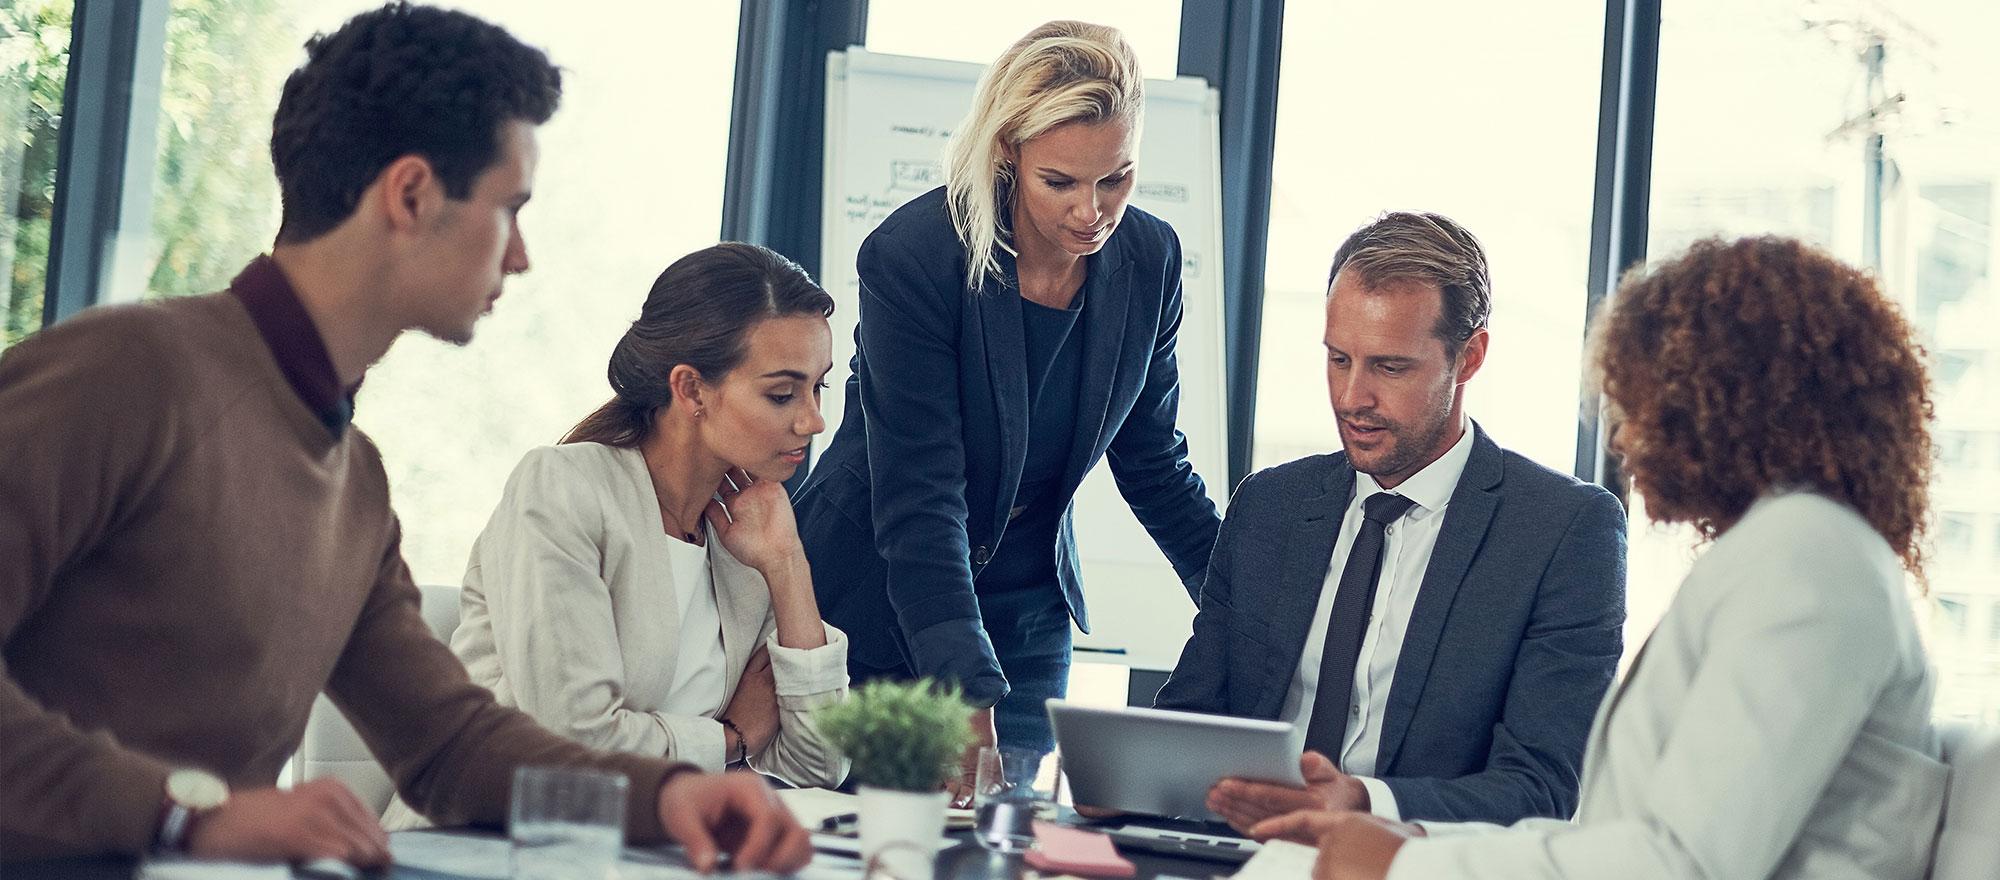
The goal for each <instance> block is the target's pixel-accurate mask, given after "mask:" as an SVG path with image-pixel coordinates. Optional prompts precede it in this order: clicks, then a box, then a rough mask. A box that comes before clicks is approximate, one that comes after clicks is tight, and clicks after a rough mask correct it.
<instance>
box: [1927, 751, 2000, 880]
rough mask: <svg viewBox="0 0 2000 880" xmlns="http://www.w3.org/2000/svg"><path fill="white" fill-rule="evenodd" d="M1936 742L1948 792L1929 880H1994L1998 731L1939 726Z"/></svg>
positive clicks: (1999, 827) (1998, 833)
mask: <svg viewBox="0 0 2000 880" xmlns="http://www.w3.org/2000/svg"><path fill="white" fill-rule="evenodd" d="M1938 739H1939V741H1940V744H1941V745H1943V746H1944V762H1945V763H1946V764H1949V765H1951V788H1950V790H1949V793H1948V794H1946V795H1945V802H1944V822H1943V824H1942V825H1941V826H1940V827H1939V828H1938V836H1937V846H1936V848H1935V849H1934V850H1933V852H1932V855H1931V880H1992V878H1993V876H1994V871H1995V866H2000V728H1995V727H1986V726H1982V725H1977V724H1970V723H1967V722H1962V721H1941V722H1939V723H1938Z"/></svg>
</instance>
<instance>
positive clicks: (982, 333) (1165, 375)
mask: <svg viewBox="0 0 2000 880" xmlns="http://www.w3.org/2000/svg"><path fill="white" fill-rule="evenodd" d="M1143 101H1144V88H1143V81H1142V79H1141V77H1140V73H1139V65H1138V62H1137V60H1136V59H1135V57H1134V55H1133V53H1132V48H1131V46H1129V45H1127V44H1126V42H1125V39H1124V37H1123V36H1121V35H1120V34H1119V33H1118V31H1117V30H1115V29H1112V28H1109V27H1104V26H1101V25H1093V24H1085V23H1082V22H1074V21H1055V22H1050V23H1048V24H1045V25H1042V26H1041V27H1038V28H1036V29H1035V30H1033V31H1032V32H1030V33H1029V34H1028V35H1027V36H1025V37H1023V38H1022V39H1021V40H1020V41H1019V42H1016V43H1015V44H1014V45H1013V46H1012V47H1011V48H1009V49H1008V50H1007V51H1006V52H1005V53H1004V54H1002V55H1001V56H1000V58H999V60H997V61H995V62H994V63H993V65H992V66H991V67H989V68H988V69H987V70H986V73H985V75H984V76H983V77H982V78H981V80H980V83H979V88H978V94H977V97H976V98H975V103H974V105H973V107H972V110H971V112H970V114H969V115H968V116H967V118H966V120H965V121H964V123H962V124H961V125H960V127H959V130H958V131H957V133H956V134H955V135H954V140H953V141H952V143H951V145H950V146H949V148H948V151H947V156H946V173H947V183H946V185H945V186H943V187H940V188H938V189H936V190H933V191H931V192H929V193H927V194H925V195H923V196H920V197H918V198H917V199H915V200H914V201H912V202H910V203H909V204H907V205H904V206H903V207H902V208H900V209H898V210H897V211H896V212H895V213H894V214H892V215H890V217H889V218H888V219H887V220H886V221H884V222H883V223H882V225H881V226H880V227H879V228H877V229H876V230H875V232H874V233H873V234H871V235H870V236H869V237H868V239H867V241H865V242H863V243H862V246H861V252H860V256H859V258H858V260H857V270H858V274H859V276H860V280H861V304H860V308H861V313H860V324H859V327H858V329H857V330H856V342H857V345H856V354H855V357H854V361H853V368H854V375H853V377H852V378H851V379H850V380H849V381H848V383H847V409H846V412H847V417H846V419H845V421H844V422H843V423H842V424H841V426H840V430H839V431H838V432H837V433H836V434H835V436H834V438H833V442H832V443H831V445H830V446H829V447H828V449H827V451H826V453H825V455H824V456H823V457H822V458H821V459H820V461H819V463H818V465H817V466H816V467H815V469H814V471H813V473H812V476H811V477H810V478H809V479H808V480H807V481H806V485H805V486H804V488H803V489H802V490H801V493H800V495H799V497H798V499H797V507H798V513H799V524H800V536H801V538H802V539H803V541H804V542H805V547H806V553H807V555H808V557H809V558H810V559H811V561H812V566H813V569H814V570H815V571H819V572H822V573H824V574H825V575H826V576H825V577H823V578H821V579H819V580H818V581H817V584H818V588H819V603H820V607H821V608H822V609H823V610H824V611H825V613H826V619H827V621H828V622H829V623H833V624H835V625H837V626H839V627H840V628H841V629H843V630H845V631H846V632H847V634H848V637H849V639H851V642H850V647H849V653H848V658H849V668H850V671H851V673H852V675H853V677H854V679H855V680H857V681H860V680H866V679H870V678H877V677H915V676H935V677H937V678H940V679H944V680H949V681H953V682H957V683H959V684H961V685H963V686H964V688H965V694H966V696H967V697H968V698H969V699H970V700H971V701H972V702H973V703H974V705H975V706H977V707H979V712H978V713H976V714H975V716H974V722H973V725H974V732H975V733H976V734H977V736H978V739H979V740H980V741H981V742H984V743H992V742H994V741H995V740H996V739H997V740H998V741H999V742H1000V743H1001V744H1002V745H1007V746H1018V747H1026V748H1033V749H1039V750H1042V751H1047V750H1048V749H1050V748H1051V746H1052V740H1051V736H1050V732H1049V726H1048V720H1047V717H1046V716H1045V715H1044V713H1043V708H1042V702H1043V700H1045V699H1047V698H1049V697H1059V696H1062V695H1063V693H1064V691H1065V688H1066V684H1067V679H1068V674H1069V662H1070V630H1069V627H1070V621H1071V619H1072V618H1074V619H1075V621H1076V623H1077V625H1078V626H1079V627H1083V628H1087V627H1088V625H1089V618H1088V617H1087V616H1086V612H1085V610H1084V605H1083V592H1082V587H1081V584H1080V583H1079V576H1078V567H1077V551H1076V541H1075V538H1074V534H1073V531H1072V527H1071V519H1070V502H1071V498H1072V497H1073V496H1074V494H1075V492H1076V488H1077V485H1078V484H1079V483H1081V482H1082V480H1083V477H1084V474H1086V473H1087V472H1089V470H1090V469H1091V467H1092V466H1094V465H1095V464H1096V463H1097V462H1098V460H1099V459H1101V458H1105V457H1108V458H1109V459H1110V462H1111V470H1112V474H1113V476H1114V477H1116V479H1117V482H1118V487H1119V489H1120V491H1121V492H1122V493H1123V494H1124V496H1125V499H1126V500H1127V502H1128V503H1130V504H1131V506H1132V511H1133V512H1134V513H1135V514H1137V515H1138V518H1139V520H1140V522H1141V523H1143V524H1144V525H1145V526H1146V528H1147V530H1148V531H1149V532H1151V534H1152V536H1153V539H1154V541H1155V542H1157V543H1158V544H1159V546H1160V549H1161V550H1163V551H1165V553H1166V555H1167V558H1168V559H1169V560H1170V561H1171V562H1172V563H1173V566H1174V570H1175V571H1176V572H1178V573H1179V575H1180V578H1181V580H1182V586H1183V587H1184V588H1185V589H1186V591H1187V595H1188V596H1189V597H1193V596H1195V595H1197V594H1198V593H1199V590H1200V587H1201V583H1200V581H1201V576H1202V572H1203V568H1204V566H1205V565H1206V564H1207V561H1208V554H1209V550H1210V549H1211V548H1212V547H1213V546H1214V543H1215V534H1216V529H1217V528H1218V526H1219V525H1220V519H1219V517H1218V516H1217V515H1216V511H1215V505H1214V504H1212V503H1211V502H1210V501H1209V500H1208V495H1207V492H1206V491H1205V490H1204V488H1203V486H1202V482H1201V479H1200V477H1197V476H1196V475H1195V473H1194V469H1193V468H1192V467H1190V466H1189V464H1188V460H1187V441H1186V438H1184V437H1183V436H1182V435H1181V433H1180V432H1179V431H1178V430H1176V429H1175V420H1176V415H1177V411H1178V409H1179V401H1180V376H1179V371H1178V368H1177V366H1176V364H1175V358H1174V340H1175V336H1176V334H1177V333H1178V331H1179V329H1180V323H1181V248H1180V240H1179V238H1178V237H1177V236H1176V235H1175V234H1174V231H1173V229H1172V227H1170V226H1168V225H1167V224H1166V223H1165V222H1163V221H1161V220H1159V219H1158V218H1155V217H1153V216H1151V215H1149V214H1147V213H1145V212H1144V211H1141V210H1138V209H1135V208H1132V207H1130V206H1129V205H1128V204H1127V200H1128V199H1130V198H1131V195H1132V192H1133V189H1134V186H1135V181H1136V179H1137V176H1138V174H1139V163H1138V155H1139V132H1140V127H1141V123H1142V121H1143V120H1142V111H1143ZM1164 598H1165V597H1164V596H1163V599H1164ZM1169 601H1171V600H1169Z"/></svg>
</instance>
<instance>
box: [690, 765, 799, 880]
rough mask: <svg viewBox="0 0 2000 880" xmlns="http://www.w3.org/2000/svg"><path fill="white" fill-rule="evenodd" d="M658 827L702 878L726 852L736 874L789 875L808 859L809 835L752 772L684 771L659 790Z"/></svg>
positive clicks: (775, 795)
mask: <svg viewBox="0 0 2000 880" xmlns="http://www.w3.org/2000/svg"><path fill="white" fill-rule="evenodd" d="M660 827H661V829H662V830H664V831H666V833H667V837H669V838H672V839H673V840H674V841H675V842H676V843H679V844H680V845H681V846H682V847H684V848H685V849H686V850H687V859H688V862H689V863H690V864H692V865H693V866H694V869H695V870H697V871H700V872H701V873H703V874H706V873H709V872H710V871H713V870H715V865H716V862H717V860H718V859H719V858H720V855H721V853H722V852H723V851H724V850H726V851H728V853H729V856H730V860H731V862H730V867H731V868H732V869H733V870H735V871H768V872H771V873H774V874H790V873H794V872H796V871H798V870H799V869H801V868H804V867H805V866H806V863H807V862H810V861H812V835H810V834H808V833H806V829H805V827H804V826H802V825H800V824H799V820H798V819H796V818H794V817H793V816H792V811H790V810H788V809H786V808H785V805H784V803H783V802H782V801H780V800H778V796H777V794H776V793H775V792H773V791H771V787H770V786H769V785H766V784H765V783H764V780H763V779H762V778H761V777H759V776H757V775H756V774H755V773H749V772H743V771H738V772H733V773H696V772H682V773H677V774H674V775H673V776H671V777H668V779H667V782H666V784H665V785H662V786H660Z"/></svg>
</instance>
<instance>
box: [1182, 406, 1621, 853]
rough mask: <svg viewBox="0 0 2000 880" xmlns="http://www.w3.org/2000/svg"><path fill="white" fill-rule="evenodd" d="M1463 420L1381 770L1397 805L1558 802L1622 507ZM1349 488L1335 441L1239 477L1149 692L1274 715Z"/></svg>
mask: <svg viewBox="0 0 2000 880" xmlns="http://www.w3.org/2000/svg"><path fill="white" fill-rule="evenodd" d="M1474 432H1475V436H1474V438H1473V446H1472V455H1471V457H1470V458H1469V459H1468V460H1467V461H1466V465H1465V471H1464V473H1463V475H1462V476H1460V477H1459V481H1458V488H1457V489H1456V490H1454V491H1453V492H1452V495H1451V504H1449V505H1448V506H1446V507H1445V514H1444V524H1443V526H1442V529H1441V531H1440V532H1439V533H1438V539H1437V545H1436V547H1435V549H1433V550H1432V552H1431V559H1430V565H1429V566H1428V567H1427V568H1426V569H1425V571H1424V577H1423V581H1422V585H1421V586H1420V587H1419V588H1418V592H1417V601H1416V607H1415V609H1414V610H1413V611H1412V613H1411V616H1410V625H1409V630H1408V631H1407V632H1406V633H1405V634H1404V637H1403V651H1402V654H1401V655H1400V657H1399V658H1398V660H1397V661H1396V675H1395V679H1394V680H1393V681H1392V682H1391V683H1390V686H1389V702H1388V707H1387V710H1386V713H1385V715H1384V717H1383V721H1382V742H1381V747H1380V751H1379V752H1378V757H1377V759H1376V776H1378V777H1379V778H1381V779H1382V781H1383V782H1384V783H1386V784H1387V785H1388V787H1389V790H1390V791H1391V792H1394V793H1395V795H1396V806H1397V808H1398V809H1399V810H1400V811H1401V812H1402V814H1403V818H1405V819H1413V820H1414V819H1431V820H1439V821H1454V822H1458V821H1481V822H1495V823H1499V824H1510V823H1512V822H1514V821H1516V820H1518V819H1522V818H1525V817H1528V816H1553V817H1558V818H1568V817H1569V816H1570V815H1571V814H1572V813H1574V812H1575V811H1576V800H1577V783H1578V775H1579V771H1580V769H1581V767H1582V764H1583V748H1584V742H1585V738H1586V737H1587V736H1588V734H1589V732H1590V723H1591V719H1592V717H1593V716H1594V715H1595V714H1596V712H1597V705H1598V702H1599V701H1600V700H1602V699H1603V698H1604V693H1605V691H1606V689H1607V688H1609V687H1610V685H1611V679H1612V677H1613V675H1615V674H1616V672H1617V669H1618V656H1619V652H1620V650H1621V649H1622V648H1623V645H1624V636H1623V628H1624V624H1625V512H1624V510H1623V509H1622V508H1621V507H1620V506H1619V504H1618V501H1617V499H1616V498H1613V497H1612V495H1611V493H1609V492H1606V491H1605V490H1604V489H1603V488H1602V487H1600V486H1597V485H1595V484H1591V483H1581V482H1578V481H1577V480H1575V479H1574V478H1572V477H1570V476H1569V475H1567V474H1561V473H1557V472H1555V471H1552V470H1549V469H1548V468H1545V467H1542V466H1541V465H1538V464H1536V463H1534V462H1532V461H1529V460H1528V459H1526V458H1523V457H1522V456H1520V455H1517V454H1515V453H1512V452H1507V451H1504V450H1502V449H1501V448H1500V447H1499V446H1497V445H1495V444H1494V443H1493V440H1492V439H1491V438H1489V437H1487V436H1486V433H1485V431H1484V430H1482V429H1480V428H1478V426H1476V425H1475V426H1474ZM1353 492H1354V468H1353V467H1351V466H1349V465H1348V463H1347V455H1346V454H1345V453H1332V454H1328V455H1316V456H1312V457H1310V458H1302V459H1299V460H1298V461H1294V462H1290V463H1287V464H1282V465H1279V466H1277V467H1274V468H1270V469H1268V470H1264V471H1260V472H1258V473H1256V474H1253V475H1251V476H1250V478H1249V479H1247V480H1244V481H1243V485H1242V486H1240V487H1238V488H1237V490H1236V495H1235V499H1234V500H1233V501H1231V502H1230V505H1229V518H1228V519H1227V520H1225V521H1224V522H1223V524H1222V534H1221V536H1220V537H1219V538H1218V539H1217V540H1216V543H1215V556H1214V558H1213V559H1212V560H1210V562H1209V569H1208V580H1207V586H1206V588H1205V589H1204V590H1203V592H1202V596H1201V611H1200V612H1199V613H1198V614H1197V615H1196V616H1195V620H1194V636H1193V637H1192V638H1190V639H1189V640H1188V643H1187V648H1186V649H1185V650H1184V651H1183V652H1182V654H1181V659H1180V663H1179V664H1178V665H1177V666H1176V667H1175V668H1174V673H1173V677H1172V678H1170V679H1169V680H1168V681H1167V684H1166V686H1165V687H1164V688H1162V689H1161V690H1160V695H1159V698H1158V699H1157V701H1156V702H1155V705H1157V706H1159V707H1160V708H1165V709H1184V710H1188V711H1195V712H1209V713H1215V714H1224V715H1235V716H1240V717H1245V718H1265V719H1276V718H1277V717H1278V713H1279V712H1281V711H1283V707H1284V702H1285V693H1286V691H1287V690H1288V689H1289V688H1290V687H1291V683H1292V676H1293V675H1294V674H1295V672H1296V670H1297V669H1298V665H1299V658H1300V656H1301V655H1303V654H1304V653H1305V645H1306V636H1307V632H1306V630H1307V629H1308V628H1310V627H1311V625H1312V619H1313V611H1314V608H1315V606H1316V605H1317V603H1318V602H1319V598H1320V589H1321V587H1322V585H1323V584H1324V582H1325V579H1326V574H1327V568H1328V566H1329V565H1330V564H1331V560H1332V558H1333V546H1334V542H1335V541H1336V539H1337V538H1338V537H1339V534H1340V522H1341V519H1342V518H1343V517H1344V516H1345V514H1346V512H1347V505H1348V503H1349V499H1350V498H1351V497H1352V495H1353Z"/></svg>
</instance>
